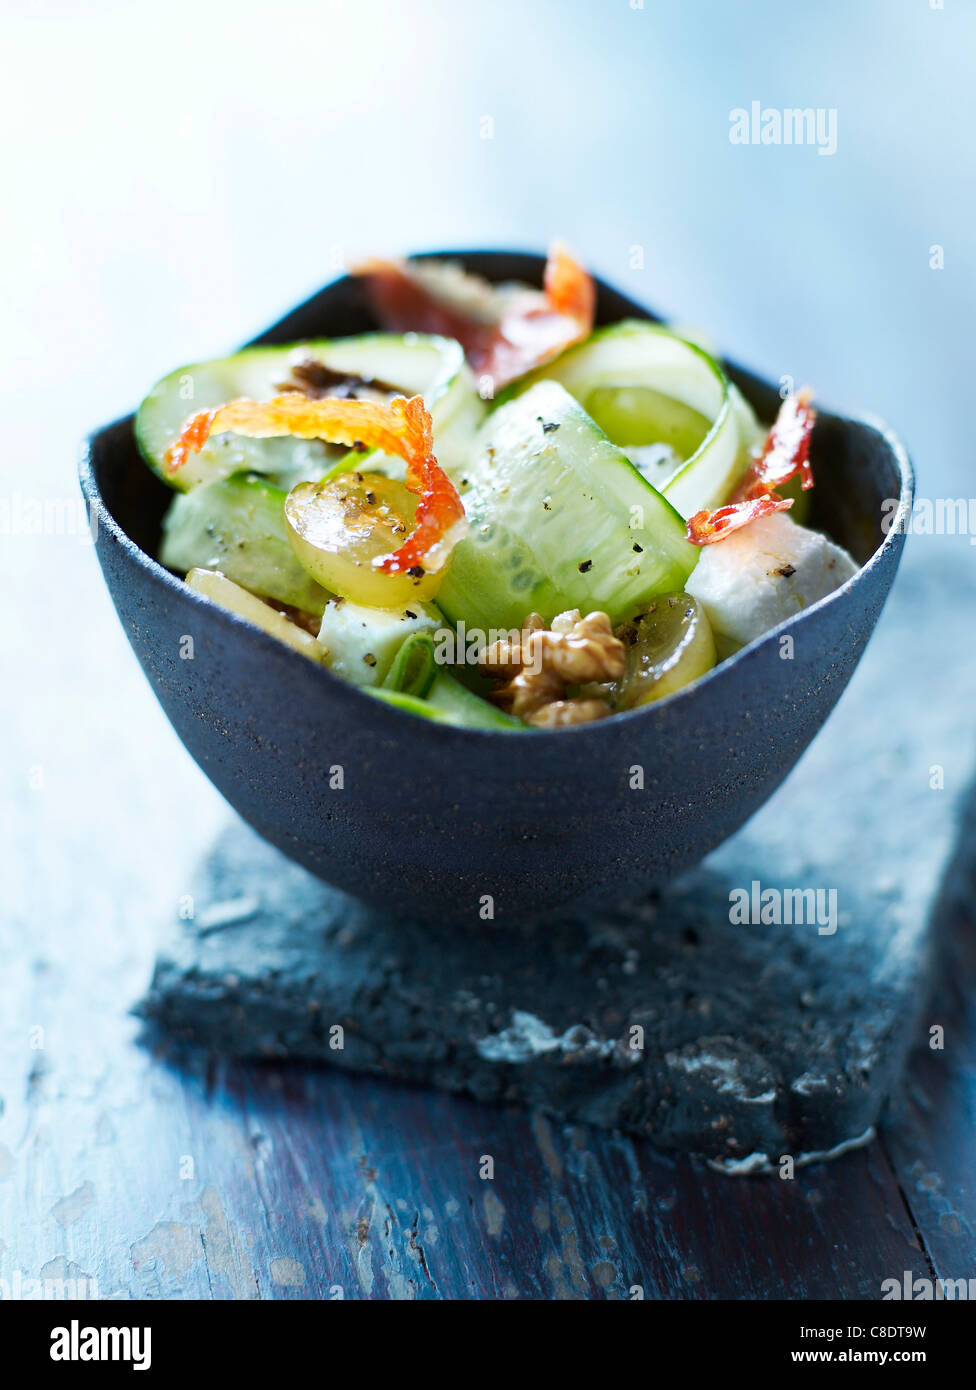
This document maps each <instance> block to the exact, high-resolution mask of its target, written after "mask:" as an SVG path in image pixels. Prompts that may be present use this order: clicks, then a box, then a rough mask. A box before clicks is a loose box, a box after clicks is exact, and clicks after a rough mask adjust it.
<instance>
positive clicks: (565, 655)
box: [478, 608, 625, 728]
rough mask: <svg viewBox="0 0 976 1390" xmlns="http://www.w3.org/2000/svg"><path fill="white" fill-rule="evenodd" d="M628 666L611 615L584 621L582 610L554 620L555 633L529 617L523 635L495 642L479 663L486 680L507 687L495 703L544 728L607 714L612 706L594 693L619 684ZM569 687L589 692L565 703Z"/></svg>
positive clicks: (495, 697)
mask: <svg viewBox="0 0 976 1390" xmlns="http://www.w3.org/2000/svg"><path fill="white" fill-rule="evenodd" d="M624 663H625V654H624V644H623V643H622V642H621V641H619V639H618V638H616V637H614V635H613V629H612V628H611V626H610V619H609V617H608V616H607V614H606V613H600V612H596V613H588V614H587V615H586V617H585V618H584V617H581V615H580V611H579V609H578V608H574V609H572V610H571V611H570V612H566V613H560V614H559V615H558V617H555V618H553V620H552V627H551V628H547V627H546V625H545V623H544V621H543V619H542V618H541V617H540V616H539V614H538V613H530V614H529V615H528V616H527V617H526V619H525V620H524V622H523V623H522V630H521V632H519V633H513V634H511V635H510V636H509V637H507V638H504V639H502V640H501V641H498V642H493V643H492V644H491V645H490V646H488V647H485V648H484V650H483V651H482V652H481V653H480V655H479V657H478V666H479V668H480V670H481V673H482V675H485V676H489V677H493V678H495V679H496V680H504V682H505V683H504V684H503V685H500V686H498V687H497V688H496V689H495V690H494V691H493V692H492V695H491V698H492V700H494V701H495V703H496V704H499V705H501V706H502V707H503V708H504V709H507V710H508V711H509V712H510V713H512V714H514V715H516V716H517V717H518V718H519V719H524V720H525V721H526V722H527V723H529V724H534V725H536V726H538V727H540V728H560V727H563V726H565V725H567V724H584V723H587V722H589V721H590V720H592V719H602V718H603V716H604V715H606V714H609V713H610V704H609V700H608V699H606V698H604V696H603V695H602V693H600V692H598V691H597V692H595V691H593V690H592V687H593V686H594V685H596V686H600V685H602V684H604V683H605V682H609V681H616V680H619V679H620V677H621V676H622V675H623V672H624ZM567 686H587V687H590V689H588V690H587V691H586V694H585V695H577V696H576V697H569V698H567V695H566V687H567Z"/></svg>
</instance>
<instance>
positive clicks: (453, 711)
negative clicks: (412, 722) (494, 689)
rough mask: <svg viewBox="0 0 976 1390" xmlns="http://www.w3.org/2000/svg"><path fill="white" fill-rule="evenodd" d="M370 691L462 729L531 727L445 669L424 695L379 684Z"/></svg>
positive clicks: (400, 706) (408, 708)
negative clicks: (388, 688) (390, 688)
mask: <svg viewBox="0 0 976 1390" xmlns="http://www.w3.org/2000/svg"><path fill="white" fill-rule="evenodd" d="M369 693H370V695H374V696H375V697H376V698H377V699H378V700H383V701H384V702H385V703H386V704H388V705H396V707H397V709H402V710H405V711H406V712H407V713H408V714H416V715H419V717H420V718H421V719H432V720H433V721H434V722H435V723H437V724H453V725H454V726H455V727H456V728H462V729H512V730H518V729H525V728H527V727H528V726H527V725H525V724H523V723H522V721H521V719H513V717H512V716H511V715H510V714H505V713H504V712H503V711H502V710H500V709H496V708H495V706H494V705H492V704H489V702H488V701H487V700H482V699H481V697H480V696H478V695H475V694H474V693H473V692H472V691H470V690H468V688H467V686H464V685H462V684H461V682H460V681H459V680H456V679H455V678H454V676H452V675H451V674H450V673H449V672H447V671H443V670H442V671H438V673H437V675H436V676H435V677H434V683H433V685H432V686H431V687H430V689H429V691H428V692H427V695H426V697H425V698H424V699H420V698H419V697H418V696H416V695H411V694H408V693H407V692H406V691H396V690H384V689H381V688H377V687H375V686H374V687H372V688H371V689H370V692H369Z"/></svg>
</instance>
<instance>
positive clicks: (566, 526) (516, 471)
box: [437, 381, 698, 632]
mask: <svg viewBox="0 0 976 1390" xmlns="http://www.w3.org/2000/svg"><path fill="white" fill-rule="evenodd" d="M465 480H466V482H467V486H465ZM457 481H458V483H459V486H460V489H461V494H462V498H463V501H464V507H465V511H466V512H467V516H468V521H469V527H470V529H469V532H468V535H467V536H466V537H465V539H464V540H462V541H460V542H459V543H458V545H457V546H456V547H455V550H454V555H453V558H452V561H451V567H450V569H449V570H448V573H447V575H446V577H445V579H444V581H443V583H442V585H441V587H440V589H439V591H438V595H437V602H438V605H439V607H440V608H441V609H442V610H443V612H444V613H445V614H446V616H447V617H448V618H450V619H451V620H452V621H453V622H455V623H457V622H459V621H461V620H462V619H463V620H464V622H465V623H466V624H467V626H468V627H469V628H472V627H477V628H481V629H482V630H484V631H486V632H487V631H488V630H489V629H491V628H510V627H519V626H520V625H521V622H522V619H523V618H524V617H525V616H526V614H527V613H530V612H532V611H536V612H539V613H541V614H542V616H543V617H544V618H545V619H546V620H547V621H548V620H551V619H552V618H553V617H555V615H556V614H557V613H560V612H562V611H563V610H565V609H567V608H579V609H581V610H583V611H584V612H587V611H590V610H592V609H602V610H603V611H604V612H606V613H608V614H609V616H610V619H611V621H613V622H619V621H621V620H622V619H625V618H628V617H630V616H631V615H632V614H633V613H635V612H636V611H637V610H638V609H639V608H640V606H641V604H642V603H646V602H647V601H648V600H649V599H651V598H653V597H654V595H655V594H659V593H664V592H667V591H668V590H675V589H682V588H683V587H684V582H685V580H686V579H687V577H688V575H689V574H690V573H691V571H692V569H693V567H694V565H695V562H696V560H697V558H698V555H697V551H696V549H695V547H694V546H692V545H689V544H688V542H687V541H686V540H685V528H684V525H683V523H682V520H681V518H680V517H679V516H678V514H677V512H676V511H675V510H674V508H673V507H672V506H671V505H670V503H669V502H668V501H666V500H665V499H664V498H663V497H662V496H661V494H660V493H659V492H656V491H655V490H654V488H653V487H651V485H650V483H648V482H647V481H646V480H645V479H644V478H643V477H641V475H640V473H639V472H638V471H637V469H636V468H635V467H634V466H633V464H632V463H630V461H629V460H628V459H627V458H626V456H625V455H624V454H623V453H622V452H621V450H620V449H618V448H616V447H615V445H613V444H611V443H610V441H609V439H607V437H606V435H605V434H604V433H603V432H602V431H601V430H600V429H598V427H597V426H596V425H595V424H594V423H593V421H592V420H591V419H590V417H589V416H588V415H587V414H586V412H585V411H584V410H583V409H582V408H581V406H579V405H578V404H577V402H576V401H574V400H573V398H572V396H571V395H570V394H569V393H568V391H566V390H565V389H564V387H562V386H560V385H558V384H557V383H556V382H552V381H543V382H540V383H538V384H537V385H536V386H533V387H532V388H531V390H529V391H527V392H526V393H525V394H524V395H520V396H518V397H517V398H516V399H515V400H512V401H510V402H509V404H508V405H505V406H502V407H500V408H499V409H498V410H496V411H495V412H494V413H493V414H492V415H490V416H489V418H488V420H487V421H486V422H485V424H484V426H483V427H482V429H481V431H480V433H479V436H478V439H477V440H476V443H475V448H474V450H473V454H472V457H471V459H470V460H469V462H468V464H467V466H466V468H465V473H464V479H457Z"/></svg>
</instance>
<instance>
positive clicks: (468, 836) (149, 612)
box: [80, 251, 913, 925]
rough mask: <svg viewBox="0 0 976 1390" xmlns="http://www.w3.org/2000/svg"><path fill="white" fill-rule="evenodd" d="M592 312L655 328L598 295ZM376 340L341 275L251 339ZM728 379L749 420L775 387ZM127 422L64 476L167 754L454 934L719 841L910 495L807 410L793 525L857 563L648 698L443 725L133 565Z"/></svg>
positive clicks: (887, 551)
mask: <svg viewBox="0 0 976 1390" xmlns="http://www.w3.org/2000/svg"><path fill="white" fill-rule="evenodd" d="M438 254H443V255H451V256H453V257H454V258H455V259H457V260H459V261H461V262H462V263H463V264H464V265H465V266H467V267H468V268H469V269H471V270H473V271H476V272H478V273H480V274H482V275H484V276H486V277H487V278H488V279H490V280H493V281H500V280H512V279H515V280H524V281H528V282H529V283H536V284H538V283H540V282H541V276H542V268H543V265H544V258H543V257H541V256H537V255H531V254H522V253H515V252H504V251H501V252H496V251H478V252H457V253H453V252H452V253H438ZM597 317H598V321H599V322H601V323H612V322H615V321H616V320H618V319H621V318H626V317H632V318H654V316H653V315H652V314H649V313H648V312H647V310H646V309H643V308H642V307H641V306H640V305H637V304H635V303H633V302H632V301H631V300H629V299H627V298H625V297H624V296H623V295H621V294H620V293H618V292H617V291H616V290H614V289H612V288H611V287H609V286H608V285H605V284H603V283H598V312H597ZM375 327H376V324H375V322H374V321H373V319H372V318H371V316H370V313H369V310H368V307H367V305H366V302H365V298H364V295H363V289H362V286H361V284H360V283H359V282H358V281H356V280H353V279H350V278H343V279H340V280H337V281H336V282H335V283H333V284H331V285H329V286H327V287H326V288H325V289H324V290H322V291H321V293H319V294H317V295H315V296H314V297H313V298H312V299H310V300H308V301H307V302H306V303H304V304H302V305H301V306H300V307H299V308H297V309H295V310H294V311H293V312H292V313H290V314H288V315H287V316H286V317H285V318H284V319H282V320H281V321H280V322H279V323H277V324H276V325H275V326H274V327H273V328H271V329H269V330H268V332H266V333H265V334H263V335H262V336H261V337H260V338H259V339H257V340H256V341H257V342H260V343H288V342H292V341H296V340H300V339H302V338H312V337H340V336H345V335H347V334H352V333H359V332H365V331H368V330H370V329H372V328H375ZM730 373H731V376H732V377H733V379H734V380H735V381H736V382H737V383H738V385H739V386H740V387H741V389H742V390H743V391H744V393H745V395H746V396H747V397H748V399H749V400H750V401H751V402H752V404H753V406H754V407H755V408H756V410H757V412H758V413H759V416H760V418H763V419H771V418H772V417H773V416H774V415H775V413H776V410H777V408H778V405H779V397H778V394H777V391H776V389H775V387H773V386H771V385H770V384H768V383H766V382H763V381H760V380H759V379H758V378H756V377H754V376H752V375H750V374H749V373H747V372H743V371H741V370H739V369H736V368H734V367H733V368H730ZM132 425H133V419H132V416H127V417H126V418H125V419H123V420H119V421H117V422H116V423H115V424H112V425H108V426H106V427H105V428H104V429H101V430H99V431H97V432H96V433H95V434H94V435H93V436H92V437H91V439H90V440H89V441H88V443H87V446H86V448H85V451H84V454H83V457H82V460H81V469H80V471H81V486H82V491H83V493H84V496H85V498H86V500H87V502H88V505H89V507H90V508H91V512H92V515H93V518H94V522H95V524H96V525H97V542H96V550H97V554H98V559H99V562H100V564H101V567H102V571H103V573H104V576H105V581H106V583H107V585H108V588H109V591H110V593H111V596H112V600H113V602H114V604H115V607H116V609H117V611H118V614H119V618H120V620H121V622H122V625H123V627H124V629H125V632H126V634H127V636H128V638H129V641H130V642H131V644H132V647H133V650H134V651H135V653H136V656H137V657H138V659H139V662H140V664H141V665H142V668H143V670H144V671H145V673H146V675H147V677H148V678H149V681H150V683H151V685H152V687H153V689H154V691H155V693H156V696H157V698H158V699H159V702H160V704H161V705H162V707H163V709H164V710H165V712H166V714H167V716H168V718H169V720H170V722H171V723H172V725H173V727H174V728H175V729H176V732H177V733H178V734H179V736H180V738H181V739H182V740H183V742H184V744H185V745H186V747H187V749H188V750H189V751H190V753H191V754H192V755H193V757H194V758H195V759H196V761H197V762H198V763H199V765H200V767H201V768H202V769H203V770H204V772H205V773H206V774H207V776H208V777H209V778H210V779H211V781H212V782H213V783H214V785H215V786H216V787H217V788H218V789H219V791H220V792H222V793H223V795H224V796H225V797H226V798H227V800H228V801H229V802H230V804H231V805H232V806H233V807H234V808H235V809H236V810H237V811H238V812H239V813H240V814H241V816H243V818H244V819H245V820H246V821H247V822H248V823H249V824H250V825H252V826H253V827H254V829H255V830H257V831H258V832H259V834H261V835H262V836H264V837H265V838H266V839H267V840H269V841H271V843H272V844H274V845H276V846H277V847H278V848H279V849H281V850H282V851H283V852H284V853H285V854H287V855H289V856H290V857H291V858H292V859H294V860H297V862H298V863H300V864H302V865H304V867H305V868H307V869H309V870H311V871H312V873H314V874H316V875H318V876H319V877H320V878H322V879H324V880H325V881H326V882H328V883H331V884H333V885H335V886H336V887H338V888H341V889H343V890H345V891H346V892H348V893H351V894H354V895H355V896H358V897H362V898H366V899H370V900H372V901H375V902H377V903H379V904H381V905H383V906H384V907H386V908H388V909H390V910H393V911H396V912H402V913H407V914H409V915H410V916H412V917H428V918H431V917H432V918H437V919H439V920H450V921H456V922H457V923H458V924H459V925H460V924H464V923H472V924H475V925H478V924H479V923H480V921H481V920H482V917H483V916H484V915H486V912H487V909H486V908H485V907H484V904H485V903H486V899H487V897H488V896H489V895H490V898H491V899H492V907H493V913H494V921H495V922H496V923H499V924H504V922H505V921H506V920H507V921H511V920H512V919H513V918H514V917H515V915H516V914H518V915H519V916H520V917H524V916H537V915H540V914H543V913H546V912H549V911H551V910H552V909H554V908H557V907H559V906H560V905H562V904H568V903H570V902H577V901H580V900H587V899H594V900H595V899H597V898H602V899H604V900H606V899H608V898H609V899H612V900H615V901H616V900H623V899H625V898H627V897H629V896H631V895H634V894H636V893H638V892H640V891H641V890H643V889H645V888H647V887H648V886H650V885H652V884H655V883H661V882H663V881H666V880H667V879H669V878H671V877H673V876H674V875H675V874H677V873H679V872H680V871H681V870H683V869H686V868H689V867H690V866H692V865H694V864H696V863H697V862H698V861H699V860H701V859H702V858H703V857H704V856H705V855H706V854H707V853H708V852H709V851H710V850H712V849H714V848H715V846H716V845H718V844H719V843H720V842H721V841H722V840H724V839H725V838H726V837H727V836H729V835H731V834H732V833H733V831H735V830H737V829H738V828H739V827H740V826H741V825H742V824H743V822H744V821H746V820H747V819H748V817H749V816H751V815H752V814H753V812H754V811H756V810H757V809H758V808H759V807H760V806H761V805H762V804H763V802H764V801H765V800H766V799H767V797H768V796H769V795H770V794H771V793H772V792H773V791H774V790H775V789H776V787H777V786H778V785H779V784H780V782H782V780H783V778H784V777H785V776H786V774H787V773H788V772H789V771H790V769H791V768H792V767H793V766H794V764H795V763H796V761H797V759H798V758H799V757H800V755H801V754H802V753H803V751H804V749H805V748H806V747H807V745H808V744H809V743H810V741H811V739H812V738H813V737H814V735H815V734H816V733H817V731H818V730H819V729H820V726H821V725H822V724H823V722H824V721H825V719H826V718H827V716H828V714H829V713H830V711H831V710H832V708H833V706H834V704H835V703H836V701H837V699H838V698H839V696H840V694H841V692H842V691H843V689H844V687H845V686H846V684H847V682H848V680H849V679H850V677H851V674H852V672H853V671H854V668H855V666H856V665H857V662H858V660H859V659H860V656H861V653H862V652H863V650H864V647H865V645H866V643H867V640H868V638H869V637H870V635H871V632H872V630H873V628H874V625H875V623H876V621H877V618H878V615H879V613H880V611H881V608H882V605H883V603H884V601H885V598H886V597H887V594H888V591H889V589H890V588H891V584H892V581H893V579H894V576H895V571H896V569H897V566H898V560H899V556H900V551H901V546H902V544H903V542H904V533H903V527H902V525H901V524H899V523H900V522H903V521H904V520H905V518H907V516H908V515H909V513H910V508H911V500H912V488H913V479H912V470H911V465H910V463H909V461H908V458H907V456H906V454H905V451H904V449H903V448H902V447H901V445H900V444H899V442H898V441H897V439H896V438H895V437H894V436H893V435H892V433H891V432H890V431H889V430H887V429H886V428H885V427H884V426H883V425H881V424H880V423H878V422H871V421H869V420H857V419H845V418H842V417H840V416H836V415H831V414H828V413H826V412H822V413H821V414H820V415H819V422H818V426H817V429H816V431H815V433H814V440H813V454H812V462H813V468H814V472H815V474H816V478H817V487H816V488H815V489H814V492H813V493H812V499H813V514H812V517H811V522H810V524H811V525H813V526H815V527H817V528H819V529H821V530H823V531H824V532H826V533H827V534H828V535H829V536H831V537H832V538H833V539H834V540H836V541H837V542H839V543H840V544H841V545H843V546H845V547H846V549H847V550H849V551H850V553H851V554H852V555H853V557H854V558H855V559H856V560H857V561H858V563H859V564H860V566H861V568H860V570H859V571H858V573H857V574H856V575H855V576H854V577H853V578H852V579H850V580H849V581H848V582H847V583H846V584H844V585H843V586H842V587H841V588H840V589H838V590H837V591H836V592H835V593H833V594H831V595H830V596H829V597H827V598H825V599H822V600H821V601H820V602H819V603H817V604H815V605H813V606H812V607H810V608H808V609H806V610H805V611H804V612H802V613H800V614H798V615H797V616H796V617H795V618H791V619H790V620H789V621H788V622H787V623H785V624H782V625H781V626H780V627H778V628H776V629H774V630H773V631H772V632H770V633H768V634H766V636H764V637H763V638H761V639H760V640H759V641H757V642H754V643H753V644H751V645H750V646H749V647H746V648H745V649H743V650H742V651H740V652H739V653H737V654H736V655H735V656H734V657H732V658H731V659H730V660H728V661H726V662H725V663H724V664H723V665H722V666H721V667H718V668H716V669H715V670H714V671H712V672H711V673H709V674H708V675H707V676H705V677H704V678H703V679H701V680H700V681H698V682H697V683H696V684H695V685H693V686H691V687H689V688H688V689H687V690H685V691H682V692H679V693H678V694H677V695H675V696H672V697H671V698H669V699H666V700H663V701H661V702H659V703H657V704H653V705H649V706H645V707H644V708H642V709H637V710H634V711H631V712H630V713H626V714H621V715H617V716H615V717H613V718H609V719H606V720H602V721H599V722H597V723H593V724H583V725H579V726H577V727H573V728H568V729H562V730H552V731H543V730H538V731H531V732H526V733H506V732H495V731H478V730H467V729H455V728H452V727H449V726H445V725H439V724H434V723H429V722H428V721H426V720H422V719H417V718H415V717H413V716H411V715H408V714H405V713H403V712H401V711H400V710H397V709H395V708H393V707H391V706H388V705H385V704H382V703H381V702H379V701H376V700H373V699H372V698H371V697H370V696H368V695H365V694H363V693H361V692H360V691H359V690H357V689H355V687H353V686H351V685H349V684H348V683H347V682H345V681H343V680H341V679H340V678H339V677H337V676H334V675H333V674H332V673H331V672H330V671H329V670H327V669H326V668H324V667H317V666H316V665H314V664H313V663H312V662H310V661H308V660H307V659H306V658H304V657H302V656H299V655H298V654H296V653H295V652H293V651H291V650H290V649H288V648H287V647H284V646H282V645H281V644H280V643H278V642H277V641H275V640H274V639H273V638H271V637H268V636H266V635H265V634H264V633H262V632H260V631H258V630H257V629H256V628H253V627H251V626H250V625H249V624H247V623H245V622H243V621H242V620H240V619H238V618H236V617H235V616H234V615H232V614H230V613H228V612H226V611H225V610H223V609H221V608H218V607H217V606H216V605H214V604H212V603H210V602H208V601H207V600H206V599H204V598H202V597H201V596H200V595H198V594H196V593H194V592H193V591H192V590H191V589H189V588H188V587H187V586H186V585H185V584H184V583H183V582H182V581H181V580H180V579H178V578H176V577H175V576H174V575H172V574H171V573H169V572H168V571H167V570H165V569H164V568H163V567H162V566H161V565H160V564H159V563H158V562H157V561H156V560H155V559H153V558H152V557H153V556H154V555H155V554H156V552H157V549H158V544H159V537H160V522H161V519H162V515H163V512H164V511H165V508H166V505H167V502H168V500H169V497H170V495H171V494H170V493H169V491H168V489H167V488H166V487H165V486H164V485H163V484H162V483H161V482H160V481H159V480H158V479H157V478H156V477H155V475H154V474H152V473H151V472H150V471H149V469H148V468H147V467H146V465H145V464H144V463H143V461H142V459H141V458H140V455H139V452H138V449H137V447H136V444H135V439H134V437H133V428H132ZM883 522H884V523H885V525H884V526H883V525H882V523H883ZM188 635H189V636H192V638H193V657H192V659H191V660H186V659H183V654H184V653H185V651H186V646H185V643H184V640H183V639H184V638H185V637H186V636H188ZM787 635H788V636H789V637H791V638H792V639H793V640H792V650H791V652H790V647H789V646H788V645H787V644H784V643H783V642H782V641H781V639H782V638H783V637H785V636H787ZM788 652H789V653H790V654H789V656H787V653H788ZM338 769H341V776H340V774H339V773H338V771H337V770H338ZM637 769H640V772H639V773H638V772H637V771H636V770H637ZM340 781H341V785H338V784H339V783H340ZM638 784H640V785H638ZM827 794H830V789H827V788H825V795H827Z"/></svg>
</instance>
